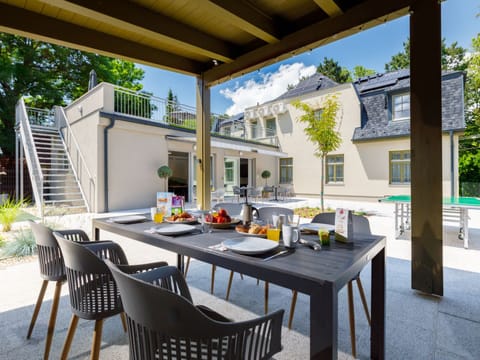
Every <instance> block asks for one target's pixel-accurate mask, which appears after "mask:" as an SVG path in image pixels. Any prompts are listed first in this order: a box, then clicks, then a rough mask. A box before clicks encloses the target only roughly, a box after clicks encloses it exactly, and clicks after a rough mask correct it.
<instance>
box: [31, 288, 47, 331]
mask: <svg viewBox="0 0 480 360" xmlns="http://www.w3.org/2000/svg"><path fill="white" fill-rule="evenodd" d="M47 286H48V280H43V282H42V287H41V288H40V293H39V294H38V298H37V303H36V304H35V309H34V310H33V315H32V320H31V321H30V326H29V327H28V333H27V339H30V336H32V331H33V327H34V326H35V322H36V321H37V316H38V313H39V311H40V308H41V307H42V302H43V297H44V296H45V291H47Z"/></svg>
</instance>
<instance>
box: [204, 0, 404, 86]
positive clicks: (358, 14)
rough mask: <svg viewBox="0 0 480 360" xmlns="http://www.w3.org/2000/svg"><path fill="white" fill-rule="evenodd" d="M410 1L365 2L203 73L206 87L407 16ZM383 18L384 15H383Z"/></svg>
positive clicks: (375, 0) (372, 0)
mask: <svg viewBox="0 0 480 360" xmlns="http://www.w3.org/2000/svg"><path fill="white" fill-rule="evenodd" d="M411 2H412V0H396V1H385V0H369V1H367V2H364V3H361V4H360V5H358V6H356V7H354V8H352V9H351V10H350V11H348V12H346V13H344V14H343V15H340V16H337V17H335V18H329V19H326V20H322V21H319V22H316V23H314V24H312V25H309V26H307V27H305V28H303V29H301V30H299V31H297V32H295V33H292V34H290V35H287V36H285V37H284V38H282V41H280V42H277V43H274V44H267V45H265V46H263V47H260V48H257V49H255V50H253V51H251V52H249V53H246V54H243V55H241V56H239V57H238V58H237V59H235V62H233V63H230V64H221V65H219V66H217V67H214V68H212V69H210V70H207V71H206V72H205V81H206V82H207V83H208V85H209V86H211V85H216V84H219V83H221V82H223V81H226V80H229V79H230V78H233V77H236V76H241V75H244V74H246V73H248V72H251V71H254V70H256V69H258V68H260V67H263V66H266V65H270V64H273V63H276V62H278V61H281V60H284V59H287V58H289V57H291V56H293V55H297V54H300V53H302V52H304V51H307V50H310V49H313V48H316V47H319V46H321V45H325V44H327V43H329V42H332V41H336V40H340V39H341V38H344V37H347V36H349V35H352V34H354V33H357V32H358V31H359V29H360V30H365V29H368V28H371V27H373V26H375V25H378V24H380V23H383V22H386V21H389V20H393V19H395V18H398V17H401V16H404V15H406V14H408V9H409V7H410V3H411ZM385 14H387V15H385Z"/></svg>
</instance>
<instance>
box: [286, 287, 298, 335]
mask: <svg viewBox="0 0 480 360" xmlns="http://www.w3.org/2000/svg"><path fill="white" fill-rule="evenodd" d="M292 292H293V294H292V303H291V304H290V316H289V317H288V328H289V329H290V330H291V329H292V322H293V315H295V305H297V295H298V292H297V290H293V291H292Z"/></svg>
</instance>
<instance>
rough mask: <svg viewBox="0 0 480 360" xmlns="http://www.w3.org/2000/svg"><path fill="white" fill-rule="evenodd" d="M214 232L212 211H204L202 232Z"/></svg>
mask: <svg viewBox="0 0 480 360" xmlns="http://www.w3.org/2000/svg"><path fill="white" fill-rule="evenodd" d="M211 232H212V211H210V210H205V211H203V212H202V233H211Z"/></svg>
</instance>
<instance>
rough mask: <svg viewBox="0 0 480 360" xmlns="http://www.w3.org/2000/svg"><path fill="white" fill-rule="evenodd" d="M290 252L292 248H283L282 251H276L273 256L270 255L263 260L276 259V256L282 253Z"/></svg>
mask: <svg viewBox="0 0 480 360" xmlns="http://www.w3.org/2000/svg"><path fill="white" fill-rule="evenodd" d="M288 252H290V250H282V251H280V252H278V253H276V254H273V255H272V256H269V257H267V258H265V259H263V260H262V261H267V260H272V259H275V258H276V257H278V256H280V255H283V254H286V253H288Z"/></svg>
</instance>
